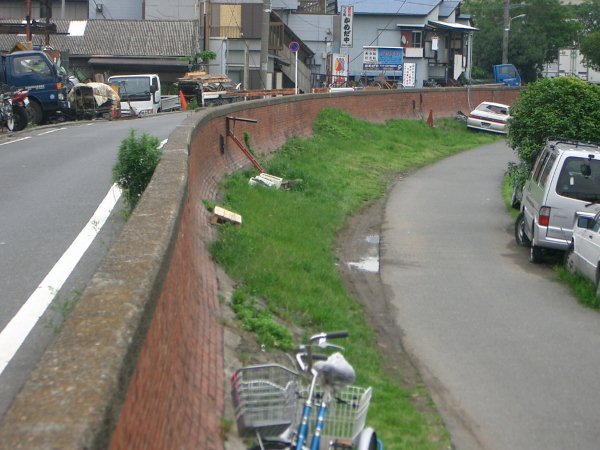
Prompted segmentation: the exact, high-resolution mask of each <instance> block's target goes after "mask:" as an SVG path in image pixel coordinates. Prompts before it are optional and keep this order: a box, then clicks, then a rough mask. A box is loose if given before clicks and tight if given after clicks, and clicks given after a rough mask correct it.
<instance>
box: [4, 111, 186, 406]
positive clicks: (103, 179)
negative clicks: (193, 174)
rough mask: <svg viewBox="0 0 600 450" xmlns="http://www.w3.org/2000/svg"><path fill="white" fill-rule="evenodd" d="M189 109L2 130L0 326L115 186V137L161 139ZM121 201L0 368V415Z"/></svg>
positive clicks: (118, 224)
mask: <svg viewBox="0 0 600 450" xmlns="http://www.w3.org/2000/svg"><path fill="white" fill-rule="evenodd" d="M187 116H188V113H172V114H163V115H160V116H155V117H147V118H142V119H135V120H121V121H113V122H107V121H102V120H101V121H94V122H77V123H67V124H58V125H53V126H44V127H36V128H31V129H29V128H28V129H26V130H24V131H22V132H20V133H14V134H7V133H6V132H5V134H3V135H2V134H0V273H1V274H2V276H1V277H0V331H2V330H3V329H5V327H6V325H7V324H8V323H9V322H10V321H11V319H12V318H13V317H14V316H15V314H17V312H18V311H19V309H20V308H21V306H22V305H23V303H24V302H25V301H26V300H27V299H28V298H29V297H30V295H31V294H32V293H33V292H34V291H35V290H36V288H37V286H38V285H39V284H40V282H41V281H42V280H43V279H44V277H45V276H46V275H47V274H48V273H49V271H50V270H51V269H52V268H53V266H54V265H55V264H56V263H57V261H58V260H59V259H60V258H61V256H62V255H63V254H64V253H65V251H66V250H67V248H68V247H69V246H70V245H71V243H72V242H73V241H74V239H75V238H76V237H77V235H78V234H79V233H80V231H81V230H82V229H83V227H84V226H85V224H86V223H87V222H88V221H89V220H90V218H91V217H92V215H93V214H94V211H96V208H98V206H99V204H100V202H101V201H102V199H103V198H104V197H105V196H106V195H107V193H108V192H109V189H110V187H111V185H112V181H111V177H112V174H111V171H112V167H113V165H114V163H115V161H116V157H117V153H118V148H119V144H120V143H121V141H122V140H123V138H125V137H126V136H127V135H128V134H129V132H130V130H132V129H134V130H136V133H137V134H138V135H139V134H140V133H142V132H147V133H149V134H151V135H153V136H156V137H158V138H159V139H160V140H164V139H166V138H168V136H169V134H170V133H171V132H172V131H173V130H174V129H175V127H176V126H177V125H178V124H180V123H181V122H182V121H183V120H184V119H185V118H186V117H187ZM120 211H121V205H120V204H117V206H116V207H115V209H114V211H113V213H112V215H111V216H110V217H109V219H108V220H107V221H106V223H105V225H104V227H103V228H102V230H101V231H100V233H99V234H98V236H97V237H96V239H95V241H94V243H93V244H92V245H91V246H90V248H89V249H88V250H87V251H86V253H85V254H84V256H83V258H82V260H81V261H80V263H79V264H78V265H77V268H76V269H75V270H74V271H73V272H72V274H71V275H70V276H69V278H68V279H67V281H66V283H65V284H64V285H63V287H62V289H61V290H60V291H59V292H58V293H57V295H56V297H55V299H54V301H53V303H52V304H51V305H50V307H49V308H48V309H47V311H46V313H45V314H44V315H43V316H42V317H41V318H40V320H39V321H38V323H37V325H36V326H35V327H34V328H33V330H32V332H31V333H30V334H29V336H28V337H27V340H26V341H25V342H24V344H23V345H22V346H21V348H20V349H19V352H18V353H17V354H16V355H15V357H14V358H13V359H12V360H11V361H10V363H9V364H8V366H6V369H5V370H4V371H3V372H2V373H1V374H0V417H1V416H2V415H3V414H4V412H5V411H6V409H7V408H8V406H9V405H10V402H11V401H12V399H13V398H14V396H15V394H16V392H18V390H19V389H20V387H21V386H22V384H23V383H24V381H25V380H26V378H27V377H28V375H29V373H30V371H31V370H32V369H33V368H34V367H35V365H36V363H37V361H38V360H39V358H40V356H41V354H42V353H43V351H44V349H45V348H46V347H47V345H48V343H49V342H50V341H51V340H52V339H53V337H54V336H55V335H56V333H57V330H58V328H59V326H60V324H61V323H62V321H63V320H64V317H65V316H66V314H67V311H66V310H67V309H68V308H69V306H70V305H71V304H72V303H73V302H74V301H76V299H77V298H78V296H79V294H80V293H81V291H82V290H83V289H84V288H85V286H86V284H87V282H88V281H89V279H90V278H91V276H92V275H93V273H94V271H95V269H96V267H97V266H98V264H99V262H100V260H101V259H102V257H103V256H104V254H105V253H106V251H107V250H108V248H110V245H111V243H112V241H113V240H114V239H115V238H116V237H117V236H118V234H119V232H120V230H121V228H122V225H123V219H122V214H121V212H120Z"/></svg>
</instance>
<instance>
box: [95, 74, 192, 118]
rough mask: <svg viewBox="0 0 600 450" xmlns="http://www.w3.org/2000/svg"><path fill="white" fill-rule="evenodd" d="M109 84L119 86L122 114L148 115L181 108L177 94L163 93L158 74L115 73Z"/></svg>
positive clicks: (109, 79)
mask: <svg viewBox="0 0 600 450" xmlns="http://www.w3.org/2000/svg"><path fill="white" fill-rule="evenodd" d="M107 82H108V84H110V85H113V86H117V88H118V93H119V97H120V98H121V114H122V115H133V116H140V115H147V114H156V113H159V112H166V111H175V110H178V109H181V101H180V100H179V96H177V95H162V90H161V84H160V78H159V76H158V75H157V74H155V73H153V74H141V75H113V76H111V77H109V78H108V80H107Z"/></svg>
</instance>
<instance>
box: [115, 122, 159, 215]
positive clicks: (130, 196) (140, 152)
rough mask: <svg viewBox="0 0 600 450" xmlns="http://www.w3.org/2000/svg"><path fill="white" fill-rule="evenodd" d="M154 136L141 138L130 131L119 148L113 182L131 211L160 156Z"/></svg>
mask: <svg viewBox="0 0 600 450" xmlns="http://www.w3.org/2000/svg"><path fill="white" fill-rule="evenodd" d="M158 145H159V140H158V138H157V137H155V136H150V135H149V134H146V133H143V134H142V136H141V137H139V138H138V137H137V136H136V135H135V131H134V130H131V132H130V133H129V136H128V137H126V138H125V139H123V141H122V142H121V145H120V146H119V155H118V157H117V162H116V163H115V165H114V166H113V170H112V175H113V181H114V182H115V183H117V185H118V186H119V187H120V188H121V190H122V191H123V196H124V197H125V200H126V201H127V204H128V205H129V208H130V211H133V209H134V208H135V206H136V205H137V203H138V201H139V199H140V197H141V196H142V193H143V192H144V189H146V186H147V185H148V183H149V182H150V179H151V178H152V174H153V173H154V169H156V166H157V164H158V161H160V157H161V155H162V152H161V150H159V148H158Z"/></svg>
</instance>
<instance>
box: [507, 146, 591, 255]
mask: <svg viewBox="0 0 600 450" xmlns="http://www.w3.org/2000/svg"><path fill="white" fill-rule="evenodd" d="M599 210H600V147H599V146H598V145H597V144H590V143H585V142H579V141H574V140H569V139H554V138H551V139H548V140H547V141H546V144H545V145H544V148H543V150H542V152H541V153H540V155H539V156H538V158H537V160H536V162H535V165H534V166H533V169H532V171H531V174H530V175H529V178H528V179H527V181H526V182H525V185H524V186H523V192H522V197H521V207H520V214H519V216H518V217H517V220H516V222H515V238H516V240H517V243H518V244H519V245H523V246H529V247H531V252H530V258H529V259H530V261H531V262H536V263H537V262H541V261H542V260H543V257H544V251H545V250H546V249H554V250H566V249H567V247H568V246H569V244H570V243H571V237H572V235H573V225H574V223H575V219H576V213H577V211H589V212H590V213H592V214H595V213H597V212H598V211H599Z"/></svg>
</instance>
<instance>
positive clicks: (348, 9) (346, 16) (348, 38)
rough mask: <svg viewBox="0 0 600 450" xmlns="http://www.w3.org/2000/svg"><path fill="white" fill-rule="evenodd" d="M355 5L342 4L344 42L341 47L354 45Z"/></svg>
mask: <svg viewBox="0 0 600 450" xmlns="http://www.w3.org/2000/svg"><path fill="white" fill-rule="evenodd" d="M353 15H354V6H350V5H344V6H342V33H341V34H342V42H341V47H352V17H353Z"/></svg>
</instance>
